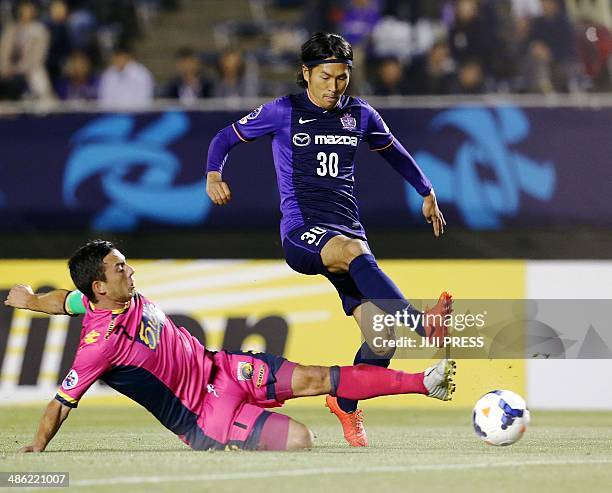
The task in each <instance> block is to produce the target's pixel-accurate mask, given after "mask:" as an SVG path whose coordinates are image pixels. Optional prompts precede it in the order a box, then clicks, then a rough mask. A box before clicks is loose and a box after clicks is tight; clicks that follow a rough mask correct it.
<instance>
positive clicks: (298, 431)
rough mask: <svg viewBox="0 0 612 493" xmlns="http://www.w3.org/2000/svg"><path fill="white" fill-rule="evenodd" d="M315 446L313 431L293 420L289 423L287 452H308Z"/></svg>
mask: <svg viewBox="0 0 612 493" xmlns="http://www.w3.org/2000/svg"><path fill="white" fill-rule="evenodd" d="M313 446H314V435H313V433H312V431H310V429H309V428H308V427H306V426H305V425H303V424H302V423H299V422H297V421H294V420H291V421H290V422H289V436H288V437H287V450H308V449H311V448H312V447H313Z"/></svg>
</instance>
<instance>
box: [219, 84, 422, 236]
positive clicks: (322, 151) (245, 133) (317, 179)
mask: <svg viewBox="0 0 612 493" xmlns="http://www.w3.org/2000/svg"><path fill="white" fill-rule="evenodd" d="M231 128H232V130H233V133H235V135H231V134H230V133H228V132H225V133H224V131H221V132H220V133H219V134H218V136H217V137H216V138H215V139H213V142H212V143H211V146H210V149H209V155H208V165H207V171H208V172H210V171H222V168H223V165H224V164H225V161H226V158H227V152H229V150H230V149H231V148H232V147H233V146H234V145H235V144H236V143H237V142H240V141H243V142H248V141H252V140H254V139H256V138H258V137H261V136H264V135H270V136H271V137H272V154H273V157H274V165H275V168H276V176H277V181H278V187H279V191H280V196H281V206H280V207H281V212H282V220H281V236H282V237H283V238H284V237H285V236H286V235H287V233H289V232H290V231H292V230H294V229H296V228H298V227H301V226H303V225H305V224H312V225H315V224H316V225H322V226H326V227H328V228H330V229H333V230H336V231H339V232H342V233H345V234H348V235H350V236H354V237H359V238H365V231H364V229H363V226H362V225H361V221H360V218H359V208H358V206H357V202H356V200H355V196H354V182H355V179H354V166H355V165H354V159H355V152H356V151H357V147H358V145H359V143H360V142H362V141H364V142H367V143H368V145H369V147H370V149H371V150H383V149H386V148H389V147H391V146H392V145H393V144H394V140H395V139H394V137H393V135H392V133H391V132H390V130H389V128H388V127H387V125H386V124H385V122H384V121H383V119H382V118H381V116H380V115H379V114H378V112H377V111H376V110H375V109H374V108H372V107H371V106H370V105H369V104H368V103H367V102H366V101H364V100H363V99H359V98H355V97H352V96H342V98H341V100H340V102H339V104H338V106H337V107H336V108H334V109H333V110H329V111H327V110H324V109H323V108H321V107H319V106H317V105H316V104H314V103H313V102H312V101H311V100H310V97H309V95H308V92H307V91H304V92H303V93H300V94H294V95H290V96H285V97H282V98H279V99H276V100H274V101H272V102H270V103H267V104H265V105H263V106H260V107H259V108H256V109H255V110H254V111H252V112H251V113H249V114H248V115H246V116H245V117H243V118H241V119H240V120H238V121H237V122H235V123H234V124H233V125H232V126H231ZM238 139H240V140H238ZM406 155H407V154H406ZM407 156H408V159H405V158H404V157H403V156H402V159H405V160H406V161H410V163H409V165H410V167H411V168H415V169H416V170H417V173H415V176H416V179H415V180H416V182H417V183H418V185H419V188H418V189H417V191H419V193H422V194H425V195H426V194H427V193H428V191H429V189H430V188H431V184H430V183H429V181H428V180H427V178H425V177H424V176H423V175H422V173H421V171H420V170H419V169H418V167H417V166H416V163H414V162H413V161H412V159H411V158H410V157H409V155H407ZM411 171H412V170H411Z"/></svg>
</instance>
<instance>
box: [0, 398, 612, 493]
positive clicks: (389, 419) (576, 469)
mask: <svg viewBox="0 0 612 493" xmlns="http://www.w3.org/2000/svg"><path fill="white" fill-rule="evenodd" d="M85 404H86V403H84V405H82V406H81V408H79V409H78V410H75V411H73V412H72V413H71V416H70V417H69V419H68V421H67V422H66V423H65V425H64V427H63V429H62V430H61V431H60V433H59V434H58V436H57V437H56V438H55V439H54V441H53V442H52V443H51V445H50V446H49V449H48V451H47V452H45V453H43V454H24V455H19V454H16V453H14V451H15V450H16V449H17V448H18V447H19V446H20V445H23V444H26V443H29V441H30V439H31V437H32V435H33V433H34V431H35V428H36V426H37V423H38V418H39V417H40V414H41V412H42V408H40V407H11V408H7V407H3V408H0V471H20V472H25V471H69V472H70V475H71V477H70V479H71V487H70V488H69V490H63V491H70V492H76V491H84V492H100V491H113V492H123V491H126V492H129V493H137V492H150V491H160V492H171V491H178V492H181V493H187V492H191V491H194V492H195V491H205V492H244V493H247V492H249V493H250V492H260V491H266V492H275V491H290V492H292V493H300V492H308V493H316V492H328V493H335V492H360V491H368V492H376V493H379V492H380V493H391V492H396V491H397V492H411V491H414V492H416V491H422V492H427V493H434V492H453V493H463V492H485V491H486V492H488V491H494V492H496V493H503V492H512V493H517V492H518V493H525V492H531V491H533V492H538V493H542V492H554V493H565V492H583V491H592V492H602V491H612V413H610V412H605V413H604V412H599V413H598V412H589V413H587V412H583V413H577V412H572V413H569V412H567V413H563V412H543V411H542V412H537V411H535V412H533V413H532V424H531V426H530V428H529V430H528V431H527V433H526V435H525V437H524V438H523V440H522V441H520V442H518V443H517V444H515V445H513V446H511V447H490V446H487V445H484V444H483V443H481V442H480V441H479V440H478V439H477V438H476V436H475V435H474V432H473V430H472V428H471V423H470V412H469V410H464V411H458V410H452V411H444V410H423V409H419V410H411V409H406V410H404V411H398V410H393V411H385V410H380V409H377V410H370V411H368V412H367V413H366V425H367V430H368V435H369V438H370V447H369V448H367V449H351V448H349V447H348V446H346V445H345V443H344V440H343V438H342V436H341V432H340V426H339V424H338V423H337V422H336V421H335V418H334V417H333V416H331V415H330V414H328V413H327V412H325V411H326V410H324V409H321V410H318V409H299V408H293V409H292V410H291V413H290V414H291V415H292V416H294V417H295V418H296V419H299V420H300V421H302V422H304V423H306V424H308V425H309V426H310V427H311V428H312V429H313V430H314V431H315V433H316V435H317V439H316V447H315V449H313V450H311V451H309V452H299V453H272V452H243V451H238V452H193V451H191V450H189V449H187V448H186V447H185V446H184V445H183V444H182V443H181V442H180V441H179V440H178V439H177V438H176V437H174V436H173V435H172V434H171V433H170V432H168V431H166V430H165V429H164V428H162V426H161V425H159V424H158V423H157V422H156V421H155V419H154V418H153V417H152V416H150V415H149V414H148V413H147V412H146V411H144V410H142V409H140V408H137V407H99V406H93V405H89V406H87V405H85ZM5 491H8V490H5ZM16 491H22V490H21V489H17V490H16ZM47 491H48V490H47ZM60 491H62V490H60Z"/></svg>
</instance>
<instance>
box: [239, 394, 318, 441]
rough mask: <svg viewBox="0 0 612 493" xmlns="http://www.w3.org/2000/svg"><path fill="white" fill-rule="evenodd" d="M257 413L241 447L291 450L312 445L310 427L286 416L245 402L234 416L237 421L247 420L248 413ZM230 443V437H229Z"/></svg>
mask: <svg viewBox="0 0 612 493" xmlns="http://www.w3.org/2000/svg"><path fill="white" fill-rule="evenodd" d="M253 414H256V415H257V419H256V420H255V424H254V425H253V426H251V427H250V428H249V429H248V430H246V431H247V433H248V438H247V439H246V441H245V445H244V447H243V448H245V449H247V450H267V451H279V452H280V451H285V450H287V451H291V450H306V449H310V448H312V446H313V442H314V440H313V438H314V437H313V434H312V432H311V431H310V429H309V428H308V427H307V426H306V425H304V424H302V423H300V422H298V421H296V420H294V419H292V418H290V417H289V416H286V415H285V414H279V413H275V412H270V411H266V410H264V409H262V408H260V407H258V406H254V405H252V404H245V405H244V406H243V407H242V409H240V411H239V412H238V414H237V416H236V418H235V419H236V420H237V421H240V420H242V421H245V422H249V421H251V422H252V420H249V415H253ZM230 443H232V437H230Z"/></svg>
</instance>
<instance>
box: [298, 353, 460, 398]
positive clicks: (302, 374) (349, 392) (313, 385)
mask: <svg viewBox="0 0 612 493" xmlns="http://www.w3.org/2000/svg"><path fill="white" fill-rule="evenodd" d="M455 368H456V364H455V362H454V361H452V360H440V361H439V362H438V363H437V364H435V365H434V366H431V367H429V368H427V369H426V370H425V371H423V372H419V373H408V372H404V371H400V370H391V369H389V368H381V367H378V366H373V365H357V366H332V367H327V366H305V365H296V366H295V368H294V370H293V374H292V378H291V387H292V394H293V395H292V396H291V397H293V398H296V397H308V396H313V395H325V394H331V395H332V396H340V397H344V398H347V399H356V400H362V399H372V398H374V397H382V396H385V395H398V394H423V395H426V396H429V397H434V398H436V399H441V400H450V399H451V398H452V394H453V392H454V390H455V384H454V382H453V375H454V374H455Z"/></svg>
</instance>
